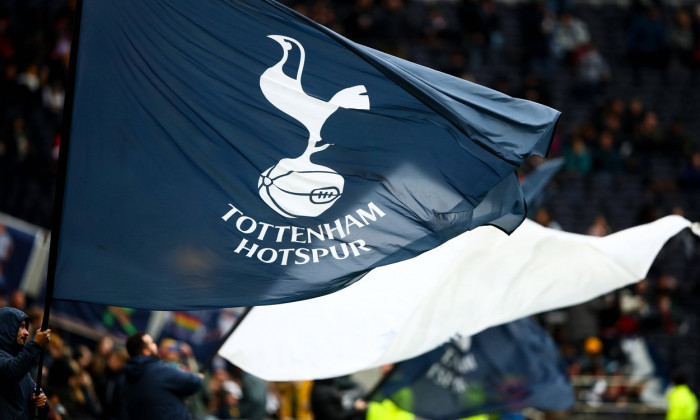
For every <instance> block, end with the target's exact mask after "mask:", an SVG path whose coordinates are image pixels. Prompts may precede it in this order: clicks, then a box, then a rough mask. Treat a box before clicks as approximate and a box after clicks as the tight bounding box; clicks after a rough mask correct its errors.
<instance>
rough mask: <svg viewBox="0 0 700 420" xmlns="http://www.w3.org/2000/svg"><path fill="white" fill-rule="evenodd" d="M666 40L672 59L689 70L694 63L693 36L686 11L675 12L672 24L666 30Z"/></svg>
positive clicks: (691, 22)
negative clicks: (667, 40)
mask: <svg viewBox="0 0 700 420" xmlns="http://www.w3.org/2000/svg"><path fill="white" fill-rule="evenodd" d="M668 38H669V43H670V47H671V54H672V55H673V58H674V59H676V60H677V61H678V62H679V63H681V64H682V65H684V66H686V67H687V68H689V69H691V68H692V67H693V61H694V60H693V50H694V48H695V34H694V33H693V21H692V19H691V18H690V13H688V11H687V10H685V9H678V10H676V12H675V14H674V17H673V22H672V23H671V26H670V27H669V29H668Z"/></svg>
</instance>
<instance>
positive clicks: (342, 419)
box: [311, 378, 367, 420]
mask: <svg viewBox="0 0 700 420" xmlns="http://www.w3.org/2000/svg"><path fill="white" fill-rule="evenodd" d="M341 379H342V378H330V379H319V380H316V381H314V384H313V386H312V388H311V411H312V413H313V415H314V420H364V418H365V416H366V413H367V403H366V402H365V401H364V400H362V399H358V400H355V401H354V402H353V405H352V407H349V408H346V407H344V406H343V392H342V391H341V389H340V386H339V382H340V380H341Z"/></svg>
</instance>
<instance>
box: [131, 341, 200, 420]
mask: <svg viewBox="0 0 700 420" xmlns="http://www.w3.org/2000/svg"><path fill="white" fill-rule="evenodd" d="M126 350H127V351H128V352H129V356H130V357H129V360H128V361H127V362H126V365H125V366H124V379H123V384H122V391H121V399H122V405H123V410H122V416H123V418H124V419H129V420H140V419H144V420H146V419H148V420H152V419H168V420H178V419H190V418H191V417H190V413H189V411H188V410H187V405H186V404H185V397H187V396H189V395H192V394H194V393H195V392H197V391H198V390H199V389H200V388H201V387H202V378H203V375H202V374H195V373H190V372H186V371H184V370H181V369H179V368H177V367H174V366H172V365H171V364H168V363H163V362H161V361H160V360H159V359H158V346H157V345H156V344H155V343H154V342H153V338H152V337H151V336H150V335H148V334H146V333H143V332H137V333H135V334H132V335H131V336H129V338H128V339H127V341H126Z"/></svg>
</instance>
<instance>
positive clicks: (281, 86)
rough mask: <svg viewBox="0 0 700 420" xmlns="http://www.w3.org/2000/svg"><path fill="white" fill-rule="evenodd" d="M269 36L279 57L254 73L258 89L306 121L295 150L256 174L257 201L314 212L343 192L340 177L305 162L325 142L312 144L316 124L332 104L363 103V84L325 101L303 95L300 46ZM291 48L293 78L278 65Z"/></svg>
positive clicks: (286, 210) (281, 209)
mask: <svg viewBox="0 0 700 420" xmlns="http://www.w3.org/2000/svg"><path fill="white" fill-rule="evenodd" d="M269 38H272V39H274V40H275V41H277V42H278V43H279V44H280V45H281V46H282V59H281V60H280V61H279V62H278V63H277V64H275V65H274V66H272V67H270V68H269V69H267V70H266V71H265V72H264V73H263V74H262V76H260V89H261V90H262V93H263V95H265V98H267V100H268V101H270V103H271V104H272V105H274V106H275V107H276V108H277V109H279V110H280V111H282V112H284V113H285V114H287V115H289V116H290V117H292V118H294V119H296V120H297V121H299V122H300V123H302V124H303V125H304V127H306V129H307V130H308V131H309V140H308V144H307V146H306V150H304V153H302V154H301V156H299V157H296V158H283V159H281V160H280V161H279V162H277V163H276V164H275V165H273V166H271V167H270V168H268V169H266V170H265V171H264V172H263V173H262V174H261V175H260V178H259V179H258V192H259V194H260V197H261V198H262V199H263V201H264V202H265V203H266V204H267V205H268V206H270V208H272V209H273V210H275V211H276V212H277V213H279V214H281V215H282V216H285V217H300V216H307V217H314V216H318V215H320V214H321V213H323V212H324V211H326V210H328V209H329V208H330V207H331V206H332V205H333V203H335V201H336V200H337V199H338V198H339V197H340V196H341V195H342V194H343V185H344V183H345V181H344V179H343V177H342V176H340V175H339V174H338V173H337V172H335V171H334V170H333V169H331V168H328V167H325V166H321V165H317V164H315V163H313V162H311V155H313V154H314V153H317V152H320V151H322V150H325V149H326V148H327V147H329V146H330V144H325V145H323V146H317V144H318V142H319V141H321V128H322V127H323V124H325V122H326V120H327V119H328V118H329V117H330V116H331V115H332V114H333V113H334V112H335V111H337V110H338V108H346V109H369V97H368V96H367V95H365V93H367V89H365V87H364V86H363V85H358V86H353V87H350V88H347V89H343V90H341V91H340V92H338V93H336V94H335V95H334V96H333V97H332V98H331V99H330V100H329V101H324V100H321V99H317V98H314V97H312V96H309V95H307V94H306V93H305V92H304V89H303V88H302V86H301V74H302V72H303V70H304V59H305V53H304V47H302V45H301V44H300V43H299V41H297V40H296V39H293V38H289V37H286V36H281V35H269ZM292 48H298V49H299V54H300V59H299V68H298V69H297V74H296V77H295V78H292V77H289V76H287V75H286V74H285V73H284V71H283V70H282V67H283V66H284V64H285V63H286V61H287V57H288V55H289V51H290V50H292Z"/></svg>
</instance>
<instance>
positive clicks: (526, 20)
mask: <svg viewBox="0 0 700 420" xmlns="http://www.w3.org/2000/svg"><path fill="white" fill-rule="evenodd" d="M520 22H521V24H520V26H521V36H522V40H523V46H524V48H525V51H524V53H525V57H524V60H525V62H524V65H525V70H526V71H532V72H534V73H536V74H538V75H541V76H544V77H549V76H551V75H552V74H553V72H554V56H553V54H552V29H553V26H554V17H553V15H552V13H551V12H550V11H549V10H547V6H546V4H545V2H544V0H537V1H535V2H533V3H528V4H526V5H524V6H523V10H522V12H521V14H520Z"/></svg>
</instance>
